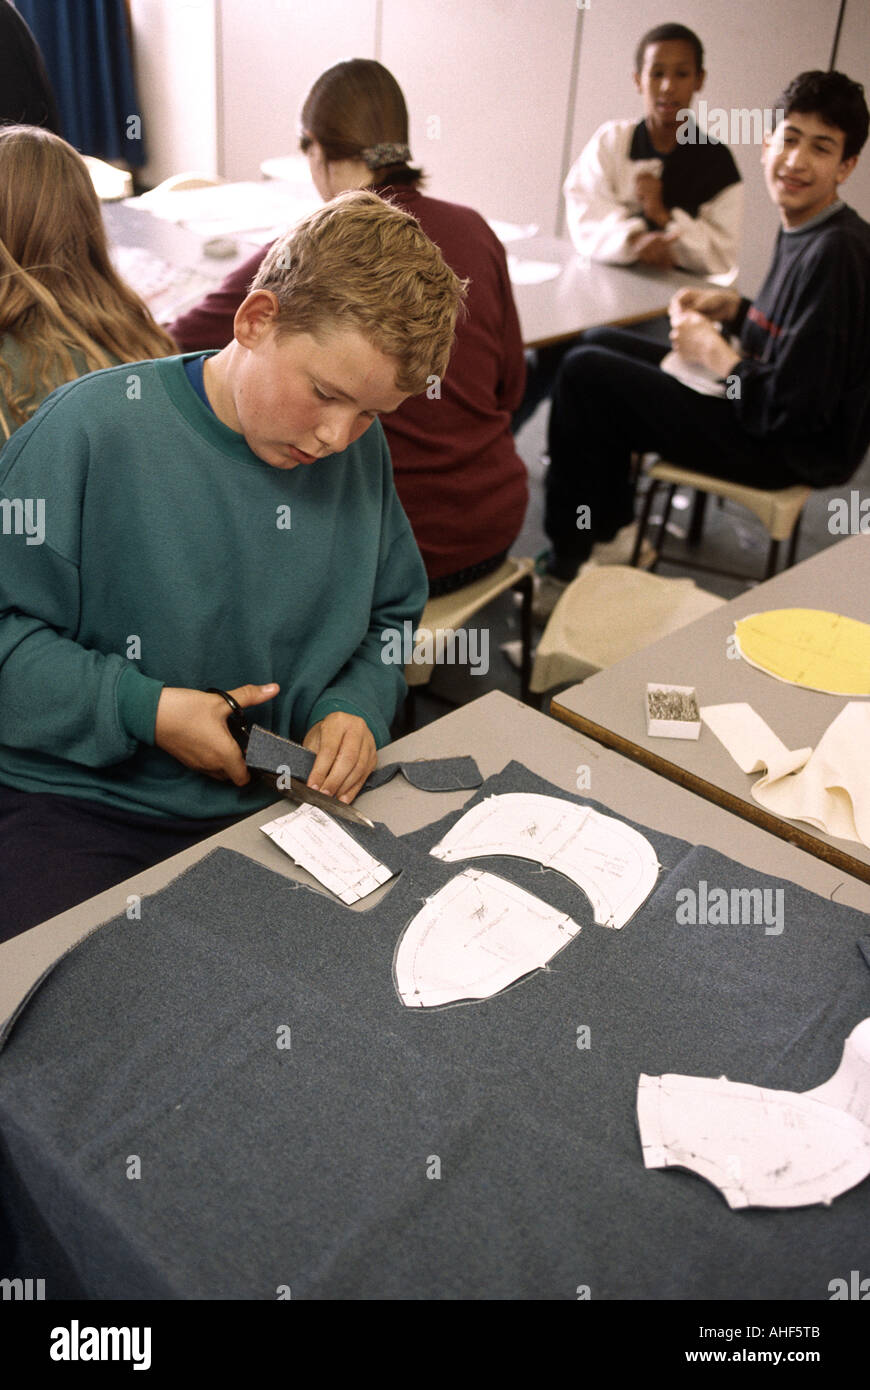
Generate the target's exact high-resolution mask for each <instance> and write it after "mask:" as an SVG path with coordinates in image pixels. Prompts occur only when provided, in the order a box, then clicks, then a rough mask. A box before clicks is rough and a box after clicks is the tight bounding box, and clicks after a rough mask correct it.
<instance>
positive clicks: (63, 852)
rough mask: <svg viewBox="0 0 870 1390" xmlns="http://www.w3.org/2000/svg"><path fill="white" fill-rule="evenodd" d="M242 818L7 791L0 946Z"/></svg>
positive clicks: (0, 799)
mask: <svg viewBox="0 0 870 1390" xmlns="http://www.w3.org/2000/svg"><path fill="white" fill-rule="evenodd" d="M238 819H239V817H238V816H231V817H229V818H227V817H220V818H217V819H210V820H175V819H170V818H160V817H158V816H140V815H137V814H135V813H134V812H131V811H122V810H119V809H117V808H115V807H113V806H104V805H102V804H101V803H100V802H98V801H86V800H84V799H83V798H81V797H74V796H54V795H47V794H46V795H43V794H41V793H38V792H21V791H16V790H15V789H14V788H12V787H6V786H3V785H0V941H7V940H8V939H9V938H10V937H12V936H16V935H17V934H18V933H19V932H23V931H26V930H27V928H28V927H35V926H36V925H37V924H38V923H39V922H44V921H45V919H46V918H47V917H54V916H55V914H56V913H58V912H65V911H66V909H67V908H68V907H74V906H75V905H76V903H80V902H84V901H85V899H86V898H91V897H93V896H94V894H95V893H102V892H103V891H104V890H105V889H106V888H112V887H113V886H114V885H115V884H116V883H122V882H123V881H124V879H125V878H130V877H131V876H132V875H133V874H138V873H141V871H142V870H143V869H150V868H151V866H152V864H159V863H160V861H161V860H162V859H169V858H170V857H171V855H173V854H178V853H180V851H181V850H183V849H187V848H188V847H189V846H190V845H195V844H197V843H198V841H199V840H204V839H206V838H207V836H209V835H215V834H217V832H218V831H219V830H224V829H226V827H227V826H229V825H233V824H234V823H235V822H236V821H237V820H238Z"/></svg>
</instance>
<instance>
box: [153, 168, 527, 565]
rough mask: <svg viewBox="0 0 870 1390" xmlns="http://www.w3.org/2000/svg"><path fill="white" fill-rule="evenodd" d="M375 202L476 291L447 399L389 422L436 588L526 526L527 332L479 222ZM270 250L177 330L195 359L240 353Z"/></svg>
mask: <svg viewBox="0 0 870 1390" xmlns="http://www.w3.org/2000/svg"><path fill="white" fill-rule="evenodd" d="M375 191H376V192H378V193H380V194H381V195H382V196H384V197H389V198H390V200H391V201H392V202H395V203H397V204H398V205H399V206H400V207H402V208H404V209H405V210H406V211H407V212H410V213H413V215H414V216H415V217H416V218H417V219H418V221H419V222H420V225H421V227H422V228H423V231H424V232H425V233H426V235H427V236H428V237H430V238H431V240H432V241H434V242H435V244H436V246H438V247H440V249H441V252H442V254H443V256H444V259H445V260H446V261H447V263H448V265H450V266H451V267H452V269H453V270H454V271H455V272H456V274H457V275H459V276H460V277H462V278H463V279H464V278H466V277H467V278H468V279H469V280H470V281H471V283H470V285H469V287H468V299H467V310H468V312H467V314H465V315H464V316H463V317H462V318H461V319H460V322H459V324H458V325H457V330H456V342H455V345H454V348H453V352H452V355H451V358H450V364H449V366H448V368H447V373H446V375H445V377H444V379H443V381H442V382H441V386H440V389H441V396H440V399H438V398H436V399H432V400H430V399H429V396H428V394H427V392H423V394H422V395H419V396H412V397H410V398H409V399H408V400H406V401H405V402H404V404H403V405H401V406H400V407H399V409H398V410H396V411H394V412H393V413H392V414H391V415H384V416H382V417H381V424H382V425H383V427H384V430H385V432H386V436H387V442H388V443H389V446H390V454H391V455H392V459H393V472H394V475H395V479H396V490H397V492H398V494H399V497H400V498H401V501H402V505H403V507H404V508H405V511H406V512H407V514H408V519H409V521H410V523H411V526H412V529H413V531H414V535H415V537H416V539H417V544H418V545H419V547H420V551H421V554H422V556H423V560H424V562H425V564H426V570H427V572H428V574H429V577H430V579H440V578H442V576H444V575H448V574H455V573H456V572H457V571H459V570H463V569H466V568H467V567H468V566H470V565H474V564H477V563H478V562H479V561H481V560H488V559H489V558H490V556H493V555H498V554H499V553H500V552H501V551H503V550H507V549H508V548H509V547H510V545H511V544H512V543H513V541H514V540H515V539H516V537H517V534H518V533H519V530H520V527H521V526H522V524H523V517H524V515H525V510H526V502H527V500H528V486H527V482H526V469H525V465H524V464H523V461H522V459H521V458H520V457H519V455H518V454H517V451H516V448H515V446H514V440H513V435H512V434H511V423H510V422H511V414H512V412H513V411H514V410H516V408H517V406H518V405H519V404H520V401H521V400H522V397H523V390H524V386H525V360H524V357H523V345H522V338H521V336H520V326H519V321H518V319H517V311H516V306H515V305H514V300H513V294H512V292H511V285H510V280H509V278H508V271H507V260H506V258H505V253H504V249H503V248H502V245H501V242H500V241H499V240H498V238H497V237H496V236H495V233H494V232H492V231H491V230H490V228H489V226H488V225H487V223H486V222H485V221H484V219H483V218H482V217H481V216H480V215H479V214H478V213H476V212H474V211H472V209H471V208H466V207H460V206H459V205H458V204H457V203H445V202H441V201H440V200H439V199H437V198H427V197H426V196H425V195H424V194H422V193H420V192H419V191H418V190H417V189H414V188H410V187H401V188H400V187H396V188H378V189H376V190H375ZM267 249H268V248H267V247H263V248H262V250H259V251H257V252H256V253H255V255H253V256H251V258H250V259H249V260H247V261H246V262H245V263H244V265H241V266H239V268H238V269H237V270H235V271H233V273H232V274H231V275H229V276H228V277H227V279H226V280H225V281H224V282H223V284H222V285H221V286H220V288H219V289H217V290H215V291H213V293H211V294H209V295H208V296H207V297H206V298H205V299H204V300H203V301H202V303H201V304H199V305H197V306H196V307H195V308H193V309H191V310H190V311H189V312H188V313H186V314H184V315H182V317H181V318H180V319H177V320H176V322H175V323H174V324H172V326H171V328H170V330H169V331H170V333H171V334H172V336H173V338H174V339H175V341H176V342H177V343H178V346H179V347H180V348H181V350H182V351H183V352H193V351H196V350H197V349H200V348H202V349H206V348H215V347H224V346H225V345H226V344H227V343H228V342H230V340H231V339H232V336H233V318H234V316H235V312H236V310H237V309H238V307H239V305H240V304H241V302H242V300H243V299H244V297H245V295H246V294H247V292H248V286H249V285H250V283H251V281H252V280H253V278H254V276H255V274H256V273H257V270H258V269H259V266H260V262H261V261H262V259H263V257H264V256H265V254H266V251H267Z"/></svg>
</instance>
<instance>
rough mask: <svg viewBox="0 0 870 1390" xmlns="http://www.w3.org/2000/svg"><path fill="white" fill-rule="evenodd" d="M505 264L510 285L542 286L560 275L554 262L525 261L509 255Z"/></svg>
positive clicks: (559, 267)
mask: <svg viewBox="0 0 870 1390" xmlns="http://www.w3.org/2000/svg"><path fill="white" fill-rule="evenodd" d="M507 263H508V274H509V275H510V277H511V284H512V285H543V284H544V283H545V282H546V281H547V280H555V279H556V277H557V276H559V275H561V273H562V267H561V266H560V265H558V264H557V263H556V262H555V261H527V260H526V259H525V257H523V256H514V255H510V254H509V255H508V258H507Z"/></svg>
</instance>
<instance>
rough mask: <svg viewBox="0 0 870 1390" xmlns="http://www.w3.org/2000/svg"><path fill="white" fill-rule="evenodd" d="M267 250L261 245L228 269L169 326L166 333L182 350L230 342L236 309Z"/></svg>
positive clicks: (205, 347)
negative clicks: (213, 288)
mask: <svg viewBox="0 0 870 1390" xmlns="http://www.w3.org/2000/svg"><path fill="white" fill-rule="evenodd" d="M268 250H269V247H268V246H261V247H260V248H259V249H258V250H257V251H255V252H254V254H253V256H249V257H248V259H247V260H246V261H244V262H243V264H242V265H240V266H237V268H236V269H235V270H233V271H231V272H230V274H229V275H228V276H227V278H226V279H225V280H224V281H223V283H222V284H221V285H220V286H219V287H218V289H216V290H212V291H211V292H210V293H209V294H207V295H206V297H205V299H202V300H200V302H199V304H195V305H194V306H193V308H192V309H188V311H187V313H186V314H182V315H181V316H180V317H179V318H177V319H176V320H175V322H174V323H173V324H171V325H170V327H169V329H168V332H169V334H170V336H171V337H173V338H174V339H175V341H176V343H177V344H178V346H179V348H180V350H181V351H182V352H200V351H202V352H205V351H207V350H208V349H209V348H222V347H226V345H227V343H229V342H231V341H232V337H233V319H234V318H235V317H236V310H237V309H238V307H239V305H240V304H241V303H242V301H243V300H244V299H245V298H246V297H247V294H248V286H249V285H250V283H251V281H252V280H253V278H254V276H255V275H256V273H257V271H258V270H259V269H260V265H261V263H262V261H263V259H264V257H265V255H266V252H267V251H268Z"/></svg>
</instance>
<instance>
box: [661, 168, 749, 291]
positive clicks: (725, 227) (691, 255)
mask: <svg viewBox="0 0 870 1390" xmlns="http://www.w3.org/2000/svg"><path fill="white" fill-rule="evenodd" d="M742 227H743V184H742V183H732V184H729V186H728V187H727V188H723V190H722V192H721V193H717V195H716V197H715V198H711V199H710V201H709V202H708V203H702V204H701V206H700V208H699V209H698V215H697V217H690V216H689V214H688V213H687V212H685V211H684V210H683V209H682V208H672V209H671V213H670V218H669V220H668V222H667V226H666V231H668V232H676V233H677V236H676V240H675V241H674V242H673V245H672V253H673V258H674V264H675V265H677V266H679V267H680V268H681V269H683V270H692V271H696V272H697V273H698V274H699V275H724V274H726V273H727V272H728V271H732V270H734V268H735V266H736V265H737V253H738V248H739V245H740V234H741V230H742Z"/></svg>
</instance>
